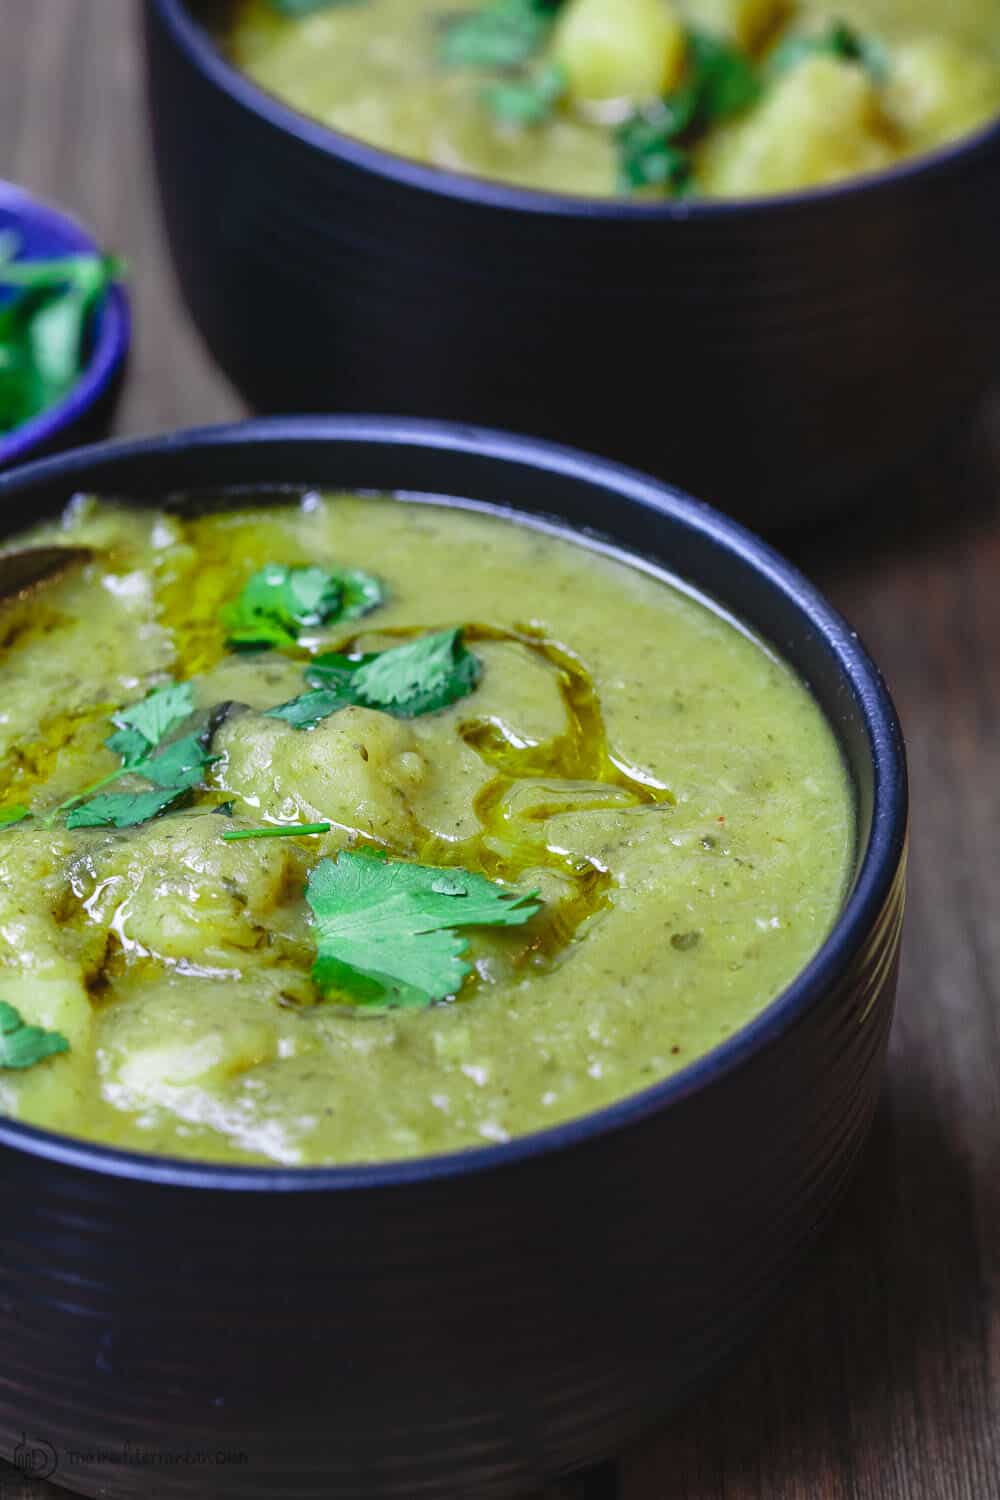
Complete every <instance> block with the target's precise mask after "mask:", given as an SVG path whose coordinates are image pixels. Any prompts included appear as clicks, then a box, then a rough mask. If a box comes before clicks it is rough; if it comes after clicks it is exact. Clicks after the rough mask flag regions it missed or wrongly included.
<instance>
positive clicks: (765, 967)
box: [0, 493, 854, 1166]
mask: <svg viewBox="0 0 1000 1500" xmlns="http://www.w3.org/2000/svg"><path fill="white" fill-rule="evenodd" d="M223 503H225V502H223ZM244 503H245V502H244ZM26 545H32V546H36V545H44V546H51V545H58V546H62V547H71V548H75V549H82V550H81V551H80V552H79V553H77V552H74V553H72V554H69V555H68V565H67V566H66V567H64V568H63V569H62V571H60V572H58V573H57V574H55V575H53V576H52V577H50V578H48V579H47V580H46V581H44V582H42V583H39V584H37V585H36V586H35V587H34V588H33V589H30V590H28V591H23V592H22V593H21V594H19V595H17V596H16V597H14V598H12V599H8V600H7V601H6V602H5V603H4V605H3V606H2V626H3V629H2V659H0V676H2V688H3V693H2V696H3V704H4V709H3V714H2V716H0V764H2V783H0V1111H2V1112H3V1113H6V1114H7V1115H9V1116H10V1117H12V1118H14V1119H17V1120H21V1121H26V1122H29V1123H31V1124H34V1125H40V1126H45V1127H48V1128H51V1129H54V1130H57V1131H61V1132H64V1133H67V1134H70V1135H73V1136H77V1137H83V1138H86V1139H88V1140H92V1141H98V1142H103V1143H106V1144H109V1145H114V1146H120V1147H124V1148H127V1149H131V1150H137V1151H146V1152H154V1153H165V1154H168V1155H171V1156H182V1157H189V1158H195V1159H199V1160H205V1161H222V1162H246V1163H271V1162H273V1163H281V1164H288V1165H292V1166H297V1165H302V1166H307V1165H318V1164H329V1163H347V1162H364V1161H380V1160H391V1159H399V1158H406V1157H413V1156H419V1155H424V1154H433V1153H438V1152H448V1151H454V1150H457V1149H460V1148H465V1147H470V1146H482V1145H486V1144H489V1143H492V1142H503V1141H507V1140H509V1139H510V1138H511V1137H514V1136H517V1135H520V1134H523V1133H526V1132H530V1131H536V1130H539V1129H542V1128H544V1127H546V1126H549V1125H553V1124H555V1123H557V1122H559V1121H564V1120H567V1119H570V1118H573V1117H575V1116H579V1115H581V1114H584V1113H586V1112H589V1111H592V1110H594V1109H597V1108H599V1107H601V1106H603V1105H606V1104H608V1103H610V1102H612V1101H614V1100H618V1099H621V1098H622V1097H624V1096H626V1095H628V1094H630V1093H633V1092H635V1091H638V1090H641V1089H643V1088H645V1087H647V1086H649V1085H651V1084H653V1083H655V1082H656V1081H658V1080H660V1079H663V1078H666V1077H668V1076H669V1075H670V1074H671V1073H673V1072H675V1071H676V1070H678V1069H680V1068H683V1067H684V1066H685V1065H686V1064H688V1063H690V1062H691V1061H692V1060H693V1059H695V1058H697V1057H698V1056H700V1055H702V1054H704V1053H706V1052H708V1051H710V1050H711V1049H712V1048H713V1047H715V1046H717V1045H718V1044H719V1043H721V1042H722V1041H723V1040H724V1039H725V1038H726V1037H727V1036H729V1035H730V1034H731V1033H732V1032H734V1031H736V1030H738V1029H739V1028H740V1027H742V1026H744V1025H745V1024H746V1023H747V1022H748V1021H750V1020H751V1018H753V1017H754V1016H756V1015H757V1014H758V1013H759V1012H760V1011H761V1010H762V1009H763V1008H764V1007H765V1006H767V1004H768V1003H769V1002H770V1001H771V1000H772V999H774V997H775V996H776V995H777V994H778V993H779V991H780V990H781V989H782V988H783V987H784V986H785V985H787V983H788V982H789V981H790V980H791V979H792V978H793V977H794V976H795V974H796V973H797V972H798V971H799V970H801V968H802V967H803V966H804V964H805V963H806V962H807V961H808V960H809V958H810V957H811V956H812V954H813V953H814V952H815V951H816V949H817V947H818V946H819V944H820V943H821V942H822V940H823V939H824V937H825V936H826V934H827V932H828V931H829V929H830V927H831V925H832V923H833V921H834V919H835V916H836V913H837V911H838V908H839V906H840V904H841V901H842V899H843V895H844V892H845V887H846V883H847V880H848V876H849V867H850V864H851V861H852V857H853V847H854V806H853V799H852V792H851V788H850V784H849V779H848V776H847V772H846V770H845V767H844V765H843V763H842V760H841V756H840V752H839V748H838V745H837V743H836V741H835V738H834V735H833V733H832V731H831V730H830V728H829V726H828V724H827V722H826V721H825V719H824V717H823V715H822V714H821V712H820V710H819V708H818V707H817V705H816V704H815V703H814V701H813V700H812V698H811V697H810V695H809V693H808V692H807V690H806V689H805V687H804V686H803V685H802V684H801V683H800V682H799V681H798V679H797V678H796V677H795V676H794V675H793V673H792V672H791V671H790V670H789V669H788V667H787V666H785V665H784V664H783V663H782V662H781V661H780V660H778V659H777V658H776V657H775V656H774V654H773V653H772V652H771V651H770V650H769V649H768V648H767V647H766V646H765V645H764V644H762V643H761V642H760V641H758V640H757V639H755V638H754V637H753V636H752V635H751V634H749V633H748V632H747V631H745V630H743V629H742V628H741V627H740V626H739V625H738V624H737V623H735V622H734V621H732V620H731V619H729V618H728V617H727V616H725V615H724V614H723V613H721V612H719V611H717V610H716V609H714V608H713V607H711V606H710V605H709V604H707V603H705V602H703V601H702V600H700V599H699V598H697V597H694V596H693V595H691V594H690V593H689V592H687V591H685V590H684V589H683V588H682V587H681V586H680V585H678V584H676V583H674V582H672V581H670V580H669V579H667V578H665V577H663V576H661V575H659V574H656V573H653V572H649V571H645V570H643V569H641V568H640V567H639V566H637V565H634V564H632V563H629V562H627V561H623V560H621V559H619V558H617V557H616V556H614V555H612V554H611V553H608V552H602V551H598V550H594V549H592V548H587V547H583V546H580V545H578V544H576V543H575V542H573V541H571V540H569V539H567V537H566V536H564V535H562V534H559V533H556V532H554V531H552V530H548V529H545V528H540V527H534V526H529V525H526V524H520V523H518V522H517V521H516V520H512V519H509V518H506V517H505V516H504V515H502V514H497V513H490V512H485V511H481V510H474V509H470V508H452V507H442V506H440V505H436V504H433V503H418V502H405V503H404V502H402V501H399V500H395V499H391V498H373V497H361V496H356V495H319V494H315V493H309V494H305V495H302V496H298V495H295V496H291V497H289V498H288V500H287V502H286V501H285V500H284V499H283V497H280V503H279V502H278V500H275V501H274V503H271V501H266V502H265V501H264V500H263V499H262V500H261V503H260V504H259V505H256V504H255V505H250V506H248V507H247V508H245V509H242V510H224V509H222V510H220V509H217V508H214V507H213V508H211V509H210V510H207V511H205V510H203V511H202V513H201V514H197V515H194V514H188V513H187V512H186V511H184V510H174V511H170V510H162V511H154V510H148V509H135V508H130V507H128V506H126V505H121V506H119V505H111V504H107V503H104V502H100V501H97V500H93V499H77V500H76V501H74V503H73V504H72V505H71V506H70V508H69V510H68V511H67V513H66V514H65V516H64V517H63V518H62V519H61V520H60V521H59V522H56V523H52V524H50V525H46V526H44V527H41V528H39V529H38V530H36V531H34V532H33V533H31V534H30V535H28V536H22V537H19V538H17V539H16V540H14V541H12V542H9V543H8V544H7V546H6V549H5V550H7V551H10V550H18V549H20V548H23V547H25V546H26Z"/></svg>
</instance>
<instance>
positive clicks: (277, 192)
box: [146, 0, 1000, 526]
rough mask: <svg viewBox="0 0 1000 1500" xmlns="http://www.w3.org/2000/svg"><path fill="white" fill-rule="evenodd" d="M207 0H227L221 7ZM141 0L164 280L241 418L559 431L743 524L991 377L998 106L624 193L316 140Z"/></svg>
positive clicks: (995, 365) (960, 405)
mask: <svg viewBox="0 0 1000 1500" xmlns="http://www.w3.org/2000/svg"><path fill="white" fill-rule="evenodd" d="M222 3H223V4H224V0H222ZM219 11H220V0H146V19H147V29H146V35H147V43H146V45H147V55H148V69H149V98H150V108H151V111H152V124H153V137H154V143H155V147H156V161H157V170H158V174H159V181H160V190H161V195H162V201H163V206H164V211H165V214H166V222H167V228H168V231H169V235H170V241H171V244H172V247H173V252H174V258H175V261H176V265H177V270H178V273H179V276H180V281H181V285H182V287H183V290H184V292H185V295H186V297H187V300H188V303H189V305H190V308H191V310H192V312H193V314H194V317H195V319H196V320H197V322H198V324H199V325H200V327H201V329H202V332H203V333H204V335H205V338H206V339H207V341H208V344H209V347H210V348H211V350H212V352H213V353H214V355H215V356H216V358H217V359H218V360H219V362H220V364H221V365H222V367H223V368H224V370H225V371H226V373H227V374H228V375H229V376H230V377H231V378H232V380H233V381H235V383H236V385H237V386H238V387H239V388H240V389H241V390H242V391H243V393H244V394H245V395H246V396H247V397H248V398H249V400H250V401H251V402H252V403H253V404H254V405H255V406H256V407H257V408H259V409H261V410H264V411H284V412H289V411H316V410H324V411H349V412H350V411H370V410H379V411H406V412H412V413H414V414H416V415H421V416H431V417H448V418H457V419H460V420H465V421H471V422H487V423H492V424H496V425H500V426H505V427H510V428H514V429H516V430H523V431H532V432H537V433H539V434H540V435H542V436H547V437H553V438H557V439H559V440H561V441H566V442H578V443H582V444H584V445H585V446H586V447H587V448H590V449H592V450H597V451H600V452H603V453H606V454H610V455H612V456H614V457H617V458H621V459H623V460H625V461H627V462H629V463H635V464H639V465H641V466H642V467H644V468H647V469H650V470H652V471H653V472H655V473H658V474H660V475H669V476H670V478H672V479H674V480H675V481H677V482H680V483H682V484H684V485H686V486H687V487H689V488H691V489H693V490H694V491H695V493H697V494H701V495H704V496H706V497H707V498H708V499H712V500H715V501H716V502H717V503H720V504H722V505H724V506H725V507H726V508H728V509H729V510H731V511H732V512H733V513H734V514H738V515H741V516H743V517H745V518H748V519H750V520H752V521H754V522H755V523H757V524H761V525H768V526H773V525H777V524H785V523H789V522H797V521H801V520H803V519H805V520H808V519H809V518H810V517H811V516H812V515H814V514H815V513H816V512H818V511H820V510H822V509H828V508H829V507H831V506H832V505H833V504H835V503H837V502H840V501H842V500H844V499H845V498H847V497H848V496H855V495H857V494H858V492H859V491H862V490H863V489H865V488H866V487H867V486H869V485H870V484H871V483H872V482H873V480H874V479H875V478H876V477H877V476H880V475H884V474H885V473H886V472H887V471H889V470H892V469H893V468H894V467H896V466H899V465H901V464H903V463H905V462H907V461H908V460H912V459H913V458H915V457H916V456H917V455H918V454H919V453H920V452H922V451H923V449H924V448H925V446H926V445H927V443H928V441H929V440H930V439H932V438H933V437H934V436H935V435H936V434H938V433H940V432H941V431H942V430H943V429H945V428H947V427H949V426H951V425H954V424H955V423H956V422H957V420H958V419H959V417H960V416H961V415H962V414H963V413H964V412H965V411H967V409H968V408H969V407H970V406H971V405H972V403H973V402H974V401H975V399H976V397H977V396H978V395H980V394H981V393H982V392H983V391H984V389H985V388H986V386H987V385H988V384H989V382H990V381H991V379H992V378H993V377H994V375H996V374H997V373H1000V275H998V272H997V266H998V265H1000V125H995V126H992V127H991V128H989V129H988V130H986V131H983V132H981V133H980V134H979V135H978V136H977V137H974V138H972V139H970V140H969V141H967V142H963V143H960V144H959V145H957V146H955V147H953V148H950V149H949V150H947V151H944V152H941V153H939V154H938V155H937V156H936V157H933V158H929V159H927V160H926V161H920V162H916V163H913V164H909V165H906V166H903V167H901V168H899V169H897V170H895V171H892V172H890V173H887V174H884V175H882V176H880V177H877V178H871V179H868V180H865V181H859V182H855V183H849V184H847V185H845V186H843V187H838V188H834V189H830V190H826V191H821V192H811V193H805V194H800V195H797V196H794V197H788V198H784V199H771V200H759V201H748V202H740V203H728V204H727V203H697V202H695V203H680V204H679V203H665V204H641V205H634V204H627V203H618V202H606V201H597V200H594V201H586V200H581V199H573V198H568V197H567V198H562V197H549V196H546V195H543V194H540V193H533V192H528V191H523V190H519V189H516V188H510V187H504V186H500V185H496V184H490V183H485V182H480V181H477V180H476V179H474V178H471V177H462V176H458V175H456V174H452V173H448V172H442V171H439V170H436V169H435V168H433V167H426V166H422V165H420V164H418V163H416V162H410V161H405V160H403V159H402V158H400V157H395V156H392V155H389V154H387V153H385V152H382V151H379V150H376V149H375V148H373V147H370V146H366V145H363V144H361V143H360V142H357V141H353V140H351V139H349V138H348V137H346V136H343V135H338V134H336V133H335V132H333V131H331V130H329V129H327V128H326V127H325V126H323V125H320V124H318V123H316V122H313V121H310V120H308V119H306V118H305V117H304V116H302V115H300V114H297V113H296V112H295V111H294V110H292V109H291V108H288V107H286V106H285V105H283V104H282V103H280V102H279V101H278V100H276V99H274V98H272V97H270V96H269V95H267V94H266V93H264V92H263V91H262V90H261V89H260V88H258V87H257V86H256V85H255V84H253V83H251V82H250V81H249V80H248V79H246V78H244V77H243V76H241V75H240V74H239V73H238V72H237V71H236V70H235V69H234V68H233V67H231V66H230V65H229V64H228V63H227V62H226V61H225V59H224V58H223V56H222V55H221V53H220V52H219V50H218V48H217V46H216V45H215V43H214V41H213V40H212V38H211V36H210V35H209V33H208V31H207V30H206V29H205V28H204V27H203V26H202V25H201V24H199V18H206V17H208V16H209V15H211V14H218V13H219Z"/></svg>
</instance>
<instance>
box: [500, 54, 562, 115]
mask: <svg viewBox="0 0 1000 1500" xmlns="http://www.w3.org/2000/svg"><path fill="white" fill-rule="evenodd" d="M565 92H566V74H565V71H564V70H563V69H562V68H561V67H560V66H559V65H558V63H550V64H549V65H548V66H547V67H544V68H540V69H539V70H538V72H537V73H531V74H528V75H527V76H526V77H524V78H513V79H511V80H510V81H509V82H505V83H495V84H494V85H493V86H492V87H491V88H488V89H485V90H484V91H483V103H484V104H485V105H486V107H487V108H488V109H489V110H490V111H491V113H492V114H493V115H494V117H495V118H496V119H497V120H500V121H502V122H503V123H504V124H505V125H543V124H544V123H545V121H546V120H548V119H549V118H550V117H551V115H552V112H553V110H554V109H555V107H556V105H557V104H558V103H559V101H560V99H561V98H562V97H563V95H564V94H565Z"/></svg>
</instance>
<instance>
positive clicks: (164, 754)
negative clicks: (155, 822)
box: [49, 683, 219, 828]
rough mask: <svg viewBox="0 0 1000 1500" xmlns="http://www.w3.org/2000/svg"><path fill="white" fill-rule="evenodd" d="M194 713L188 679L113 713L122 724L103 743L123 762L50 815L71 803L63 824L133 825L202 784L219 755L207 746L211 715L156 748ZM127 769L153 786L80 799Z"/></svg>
mask: <svg viewBox="0 0 1000 1500" xmlns="http://www.w3.org/2000/svg"><path fill="white" fill-rule="evenodd" d="M193 712H194V698H193V694H192V690H191V685H190V683H170V684H169V685H168V686H167V687H165V688H160V689H159V690H158V691H157V692H155V693H151V694H150V695H149V697H147V698H143V699H142V700H141V702H139V703H135V704H133V705H132V706H131V707H130V708H127V709H124V710H123V711H122V712H121V713H119V714H116V715H115V717H114V719H113V722H114V723H117V724H119V725H120V726H121V727H120V729H119V730H118V733H117V734H113V735H112V736H111V737H110V739H107V740H105V744H106V745H107V746H108V748H109V749H111V750H116V751H117V752H118V753H119V754H120V755H121V756H122V764H121V766H120V767H119V768H118V770H117V771H113V772H112V773H111V775H110V776H105V777H104V779H103V781H100V782H97V783H96V784H95V785H94V786H91V787H88V788H87V790H86V791H85V792H80V793H78V794H77V796H75V797H71V798H69V800H68V801H67V802H64V803H62V804H61V805H60V807H58V808H56V809H55V813H54V814H50V817H49V821H51V820H52V818H53V817H54V816H55V815H56V814H58V813H59V812H61V811H62V810H63V808H66V807H69V808H70V811H69V813H68V814H67V817H66V827H67V828H108V827H110V828H131V827H133V826H134V825H135V824H137V823H145V822H147V821H148V819H150V818H155V817H156V816H157V815H158V814H159V813H161V812H164V811H165V810H166V809H167V808H168V807H171V806H173V804H174V803H176V802H178V801H180V799H181V798H182V797H183V796H184V795H185V794H186V793H187V792H190V791H192V790H193V788H194V787H196V786H198V785H199V784H200V782H201V781H202V778H203V776H204V773H205V769H206V767H207V766H210V765H212V764H214V762H215V761H216V760H218V758H219V757H218V756H217V755H210V754H209V751H208V742H209V740H210V739H211V734H212V728H213V723H214V720H213V718H212V716H211V715H210V716H209V718H208V721H207V722H206V724H205V726H204V727H203V728H201V729H199V730H198V731H197V732H196V733H193V734H187V735H184V736H182V737H181V738H180V739H176V740H172V741H171V742H170V743H169V744H167V745H164V746H163V748H162V749H159V750H156V746H157V745H158V744H159V742H160V740H161V739H162V738H163V736H164V735H166V734H168V733H170V732H171V731H172V730H174V729H175V728H176V727H177V726H178V724H183V723H184V722H185V721H186V720H188V719H190V718H191V715H192V713H193ZM154 751H155V753H154ZM126 774H127V775H133V776H141V777H143V778H144V780H146V781H151V782H152V783H153V786H154V788H155V789H156V790H148V789H146V790H143V791H140V792H114V793H108V792H103V793H101V794H100V795H99V796H96V797H90V798H89V800H88V801H84V800H83V799H84V798H85V797H87V796H88V794H89V793H90V792H94V791H97V790H98V788H99V787H103V786H107V785H109V784H110V783H111V782H113V781H117V780H119V778H120V777H122V776H124V775H126Z"/></svg>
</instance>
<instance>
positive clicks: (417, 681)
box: [267, 627, 483, 729]
mask: <svg viewBox="0 0 1000 1500" xmlns="http://www.w3.org/2000/svg"><path fill="white" fill-rule="evenodd" d="M482 670H483V665H482V662H481V661H480V660H479V658H478V656H475V655H473V653H472V652H471V651H469V650H467V649H466V647H465V645H464V644H463V641H462V631H461V627H456V628H455V629H454V630H439V631H435V632H434V634H432V635H425V636H421V637H420V638H419V640H415V641H408V642H407V643H406V644H405V645H403V646H392V647H390V649H389V650H388V651H375V652H370V653H368V654H367V655H363V656H356V657H351V656H343V655H341V654H340V653H339V652H337V651H329V652H327V653H326V654H325V655H323V656H317V657H315V658H314V660H313V661H312V662H310V664H309V666H308V667H307V669H306V681H307V682H308V683H309V684H310V685H311V687H312V689H313V690H312V691H311V692H308V693H302V694H300V695H299V697H297V698H292V699H291V701H290V702H288V703H280V704H279V705H278V707H277V708H269V709H268V710H267V717H268V718H271V719H284V720H285V722H286V723H288V724H291V725H293V726H294V728H296V729H314V728H315V727H316V725H317V724H319V723H320V721H321V720H323V719H326V718H329V716H330V715H331V714H334V713H337V712H338V710H340V709H342V708H349V707H351V706H352V705H354V706H356V707H361V708H377V709H380V710H381V711H382V712H383V713H387V714H392V715H393V717H394V718H397V719H415V718H419V717H420V716H422V715H423V714H433V713H437V712H438V711H439V710H440V709H442V708H447V707H448V705H449V704H451V703H456V702H457V701H458V700H459V699H460V698H464V697H466V696H467V695H468V694H469V693H471V692H472V691H473V689H474V688H475V686H476V684H477V683H478V681H479V679H480V677H481V676H482Z"/></svg>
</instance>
